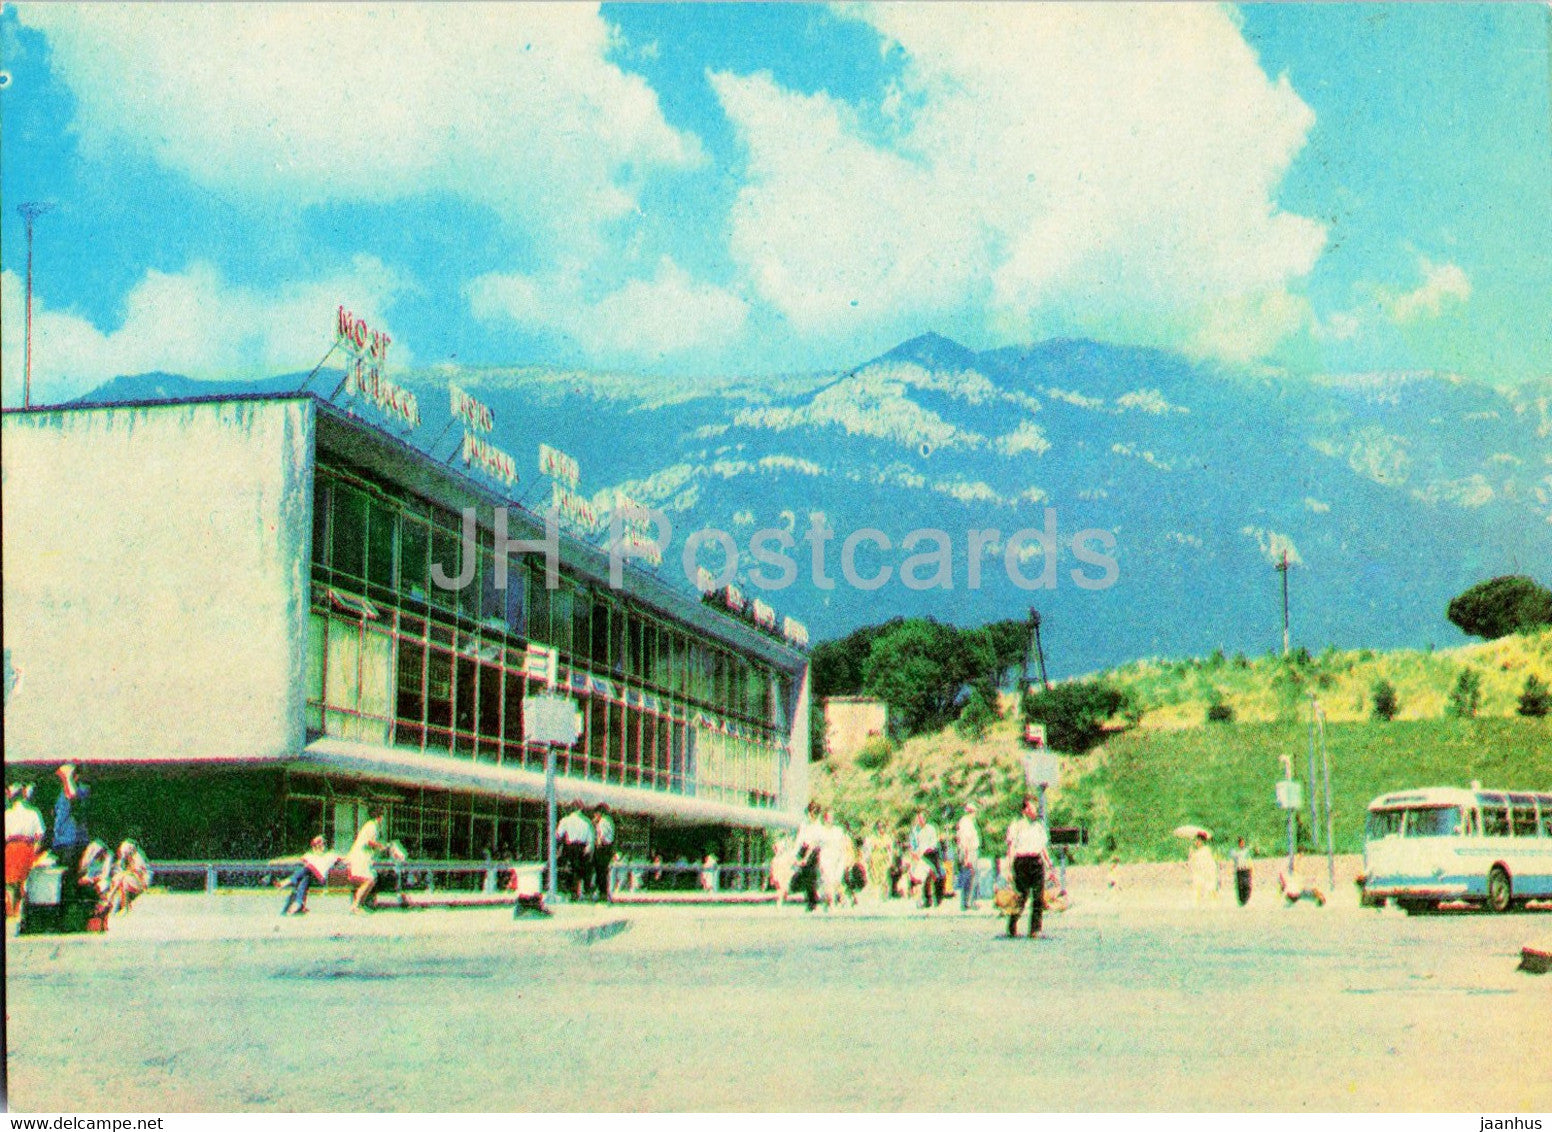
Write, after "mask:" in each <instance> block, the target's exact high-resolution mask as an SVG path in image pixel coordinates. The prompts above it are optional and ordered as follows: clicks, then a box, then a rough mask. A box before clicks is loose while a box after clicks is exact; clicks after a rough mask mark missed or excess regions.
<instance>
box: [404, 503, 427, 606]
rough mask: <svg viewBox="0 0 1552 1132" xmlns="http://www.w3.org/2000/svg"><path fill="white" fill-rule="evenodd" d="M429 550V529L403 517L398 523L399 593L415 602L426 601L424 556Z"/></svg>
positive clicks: (415, 520) (412, 519) (420, 522)
mask: <svg viewBox="0 0 1552 1132" xmlns="http://www.w3.org/2000/svg"><path fill="white" fill-rule="evenodd" d="M430 550H431V528H430V527H429V526H428V525H427V524H426V523H424V522H422V521H421V520H419V519H416V518H414V517H412V516H409V515H405V516H404V517H403V518H402V519H401V520H400V522H399V592H400V593H402V594H404V595H406V596H407V597H411V598H414V599H415V600H416V601H425V600H426V592H427V590H426V587H427V585H428V584H429V583H428V582H427V581H426V555H427V554H428V553H430Z"/></svg>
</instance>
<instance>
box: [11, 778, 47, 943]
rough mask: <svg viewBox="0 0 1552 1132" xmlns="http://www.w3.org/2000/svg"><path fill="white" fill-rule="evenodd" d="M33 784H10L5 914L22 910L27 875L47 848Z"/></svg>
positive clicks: (12, 914)
mask: <svg viewBox="0 0 1552 1132" xmlns="http://www.w3.org/2000/svg"><path fill="white" fill-rule="evenodd" d="M31 799H32V786H31V785H30V784H29V785H19V786H8V787H6V803H7V804H6V808H5V914H6V915H7V916H14V915H16V914H17V912H19V911H20V910H21V900H22V896H23V894H24V893H25V892H26V890H27V876H28V874H29V873H31V872H32V863H33V861H35V860H36V859H37V856H38V851H39V850H40V849H41V848H42V847H43V815H42V814H40V813H39V812H38V811H37V810H36V809H35V808H34V807H33V805H32V802H31Z"/></svg>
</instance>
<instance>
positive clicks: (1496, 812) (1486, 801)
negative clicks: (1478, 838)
mask: <svg viewBox="0 0 1552 1132" xmlns="http://www.w3.org/2000/svg"><path fill="white" fill-rule="evenodd" d="M1482 835H1483V836H1484V837H1508V836H1509V807H1508V806H1507V805H1505V804H1504V798H1503V795H1502V794H1489V795H1484V796H1483V798H1482Z"/></svg>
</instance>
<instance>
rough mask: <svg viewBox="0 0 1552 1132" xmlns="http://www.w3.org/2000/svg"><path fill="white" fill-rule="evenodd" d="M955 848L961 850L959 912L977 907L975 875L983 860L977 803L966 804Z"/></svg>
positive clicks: (956, 836) (955, 833)
mask: <svg viewBox="0 0 1552 1132" xmlns="http://www.w3.org/2000/svg"><path fill="white" fill-rule="evenodd" d="M954 846H955V848H956V849H958V850H959V855H958V859H959V877H958V880H959V910H960V911H961V912H968V911H969V910H970V909H972V908H974V907H975V873H976V869H977V868H978V867H979V865H980V860H981V831H980V830H978V829H976V827H975V803H974V802H967V803H965V816H964V817H962V818H960V819H959V825H958V826H957V827H956V828H955V830H954Z"/></svg>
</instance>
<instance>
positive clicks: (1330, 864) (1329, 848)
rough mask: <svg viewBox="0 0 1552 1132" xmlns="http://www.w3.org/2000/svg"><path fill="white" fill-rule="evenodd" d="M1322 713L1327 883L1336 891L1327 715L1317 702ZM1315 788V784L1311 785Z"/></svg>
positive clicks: (1334, 829)
mask: <svg viewBox="0 0 1552 1132" xmlns="http://www.w3.org/2000/svg"><path fill="white" fill-rule="evenodd" d="M1315 710H1316V711H1318V712H1320V766H1321V771H1322V773H1323V774H1324V775H1325V779H1326V883H1327V884H1328V885H1329V887H1330V889H1331V891H1333V892H1335V891H1336V822H1335V820H1334V819H1333V818H1332V816H1331V759H1330V756H1329V755H1328V754H1327V752H1326V713H1325V712H1324V711H1321V710H1320V705H1319V703H1318V702H1317V704H1316V706H1315ZM1310 785H1311V787H1312V788H1313V786H1314V784H1313V783H1311V784H1310Z"/></svg>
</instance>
